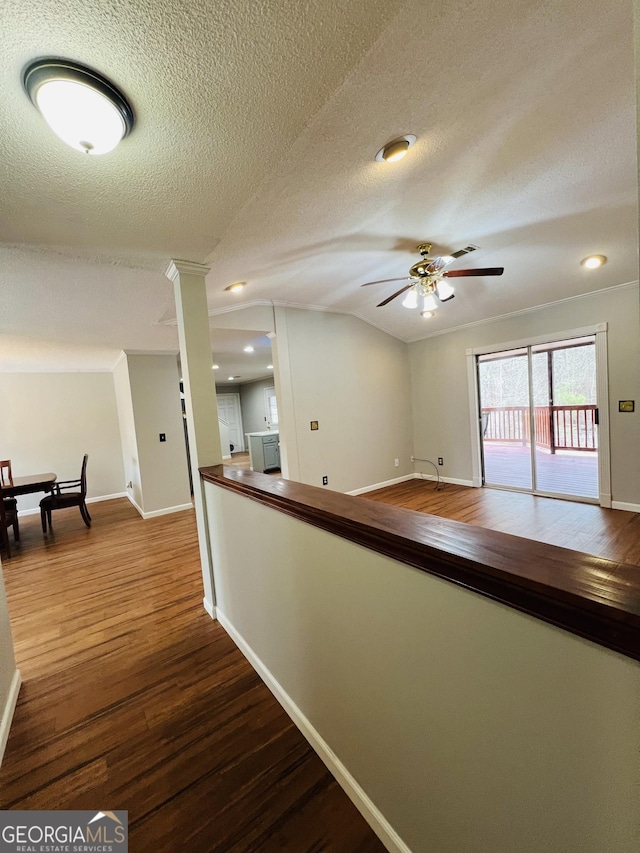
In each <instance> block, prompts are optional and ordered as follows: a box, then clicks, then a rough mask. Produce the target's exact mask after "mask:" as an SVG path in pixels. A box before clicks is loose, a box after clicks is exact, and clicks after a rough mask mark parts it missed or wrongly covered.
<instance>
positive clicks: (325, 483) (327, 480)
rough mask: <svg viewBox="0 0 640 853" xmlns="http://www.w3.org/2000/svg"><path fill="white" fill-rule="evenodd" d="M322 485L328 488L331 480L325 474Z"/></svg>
mask: <svg viewBox="0 0 640 853" xmlns="http://www.w3.org/2000/svg"><path fill="white" fill-rule="evenodd" d="M322 485H323V486H328V485H329V478H328V477H327V475H326V474H325V475H324V477H323V478H322Z"/></svg>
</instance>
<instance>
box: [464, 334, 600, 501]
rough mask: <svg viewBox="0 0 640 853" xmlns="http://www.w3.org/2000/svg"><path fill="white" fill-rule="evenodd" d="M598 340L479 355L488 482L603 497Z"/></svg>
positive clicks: (548, 492)
mask: <svg viewBox="0 0 640 853" xmlns="http://www.w3.org/2000/svg"><path fill="white" fill-rule="evenodd" d="M594 343H595V341H594V338H593V337H585V338H576V339H574V340H570V341H557V342H555V343H547V344H541V345H537V346H529V347H523V348H520V349H517V350H509V351H503V352H496V353H489V354H486V355H480V356H478V357H477V376H478V391H479V398H480V418H479V423H480V438H481V446H482V457H483V482H484V484H485V485H488V486H496V487H501V488H510V489H517V490H522V491H530V492H534V493H536V494H545V495H553V496H560V497H579V498H582V499H584V500H595V499H597V498H598V440H597V439H598V435H597V422H598V409H597V400H596V363H595V345H594Z"/></svg>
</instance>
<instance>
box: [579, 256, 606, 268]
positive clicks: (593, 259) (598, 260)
mask: <svg viewBox="0 0 640 853" xmlns="http://www.w3.org/2000/svg"><path fill="white" fill-rule="evenodd" d="M606 263H607V257H606V255H589V257H588V258H583V259H582V260H581V261H580V266H583V267H586V268H587V269H588V270H597V269H598V267H602V266H604V265H605V264H606Z"/></svg>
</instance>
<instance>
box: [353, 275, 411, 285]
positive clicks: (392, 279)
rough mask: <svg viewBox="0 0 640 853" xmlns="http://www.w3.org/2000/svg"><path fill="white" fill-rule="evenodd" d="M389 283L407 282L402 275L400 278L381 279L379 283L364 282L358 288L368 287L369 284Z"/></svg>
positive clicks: (405, 277)
mask: <svg viewBox="0 0 640 853" xmlns="http://www.w3.org/2000/svg"><path fill="white" fill-rule="evenodd" d="M389 281H407V276H406V275H403V276H402V278H381V279H380V280H379V281H365V283H364V284H361V285H360V287H369V285H370V284H385V283H386V282H389Z"/></svg>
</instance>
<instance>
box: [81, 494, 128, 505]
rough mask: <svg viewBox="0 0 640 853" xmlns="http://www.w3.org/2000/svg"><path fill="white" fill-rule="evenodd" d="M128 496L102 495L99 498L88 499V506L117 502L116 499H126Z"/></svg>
mask: <svg viewBox="0 0 640 853" xmlns="http://www.w3.org/2000/svg"><path fill="white" fill-rule="evenodd" d="M128 496H129V495H128V493H127V492H116V493H115V494H113V495H101V496H100V497H98V498H87V501H86V502H87V503H88V504H97V503H100V502H101V501H115V499H116V498H126V497H128Z"/></svg>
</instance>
